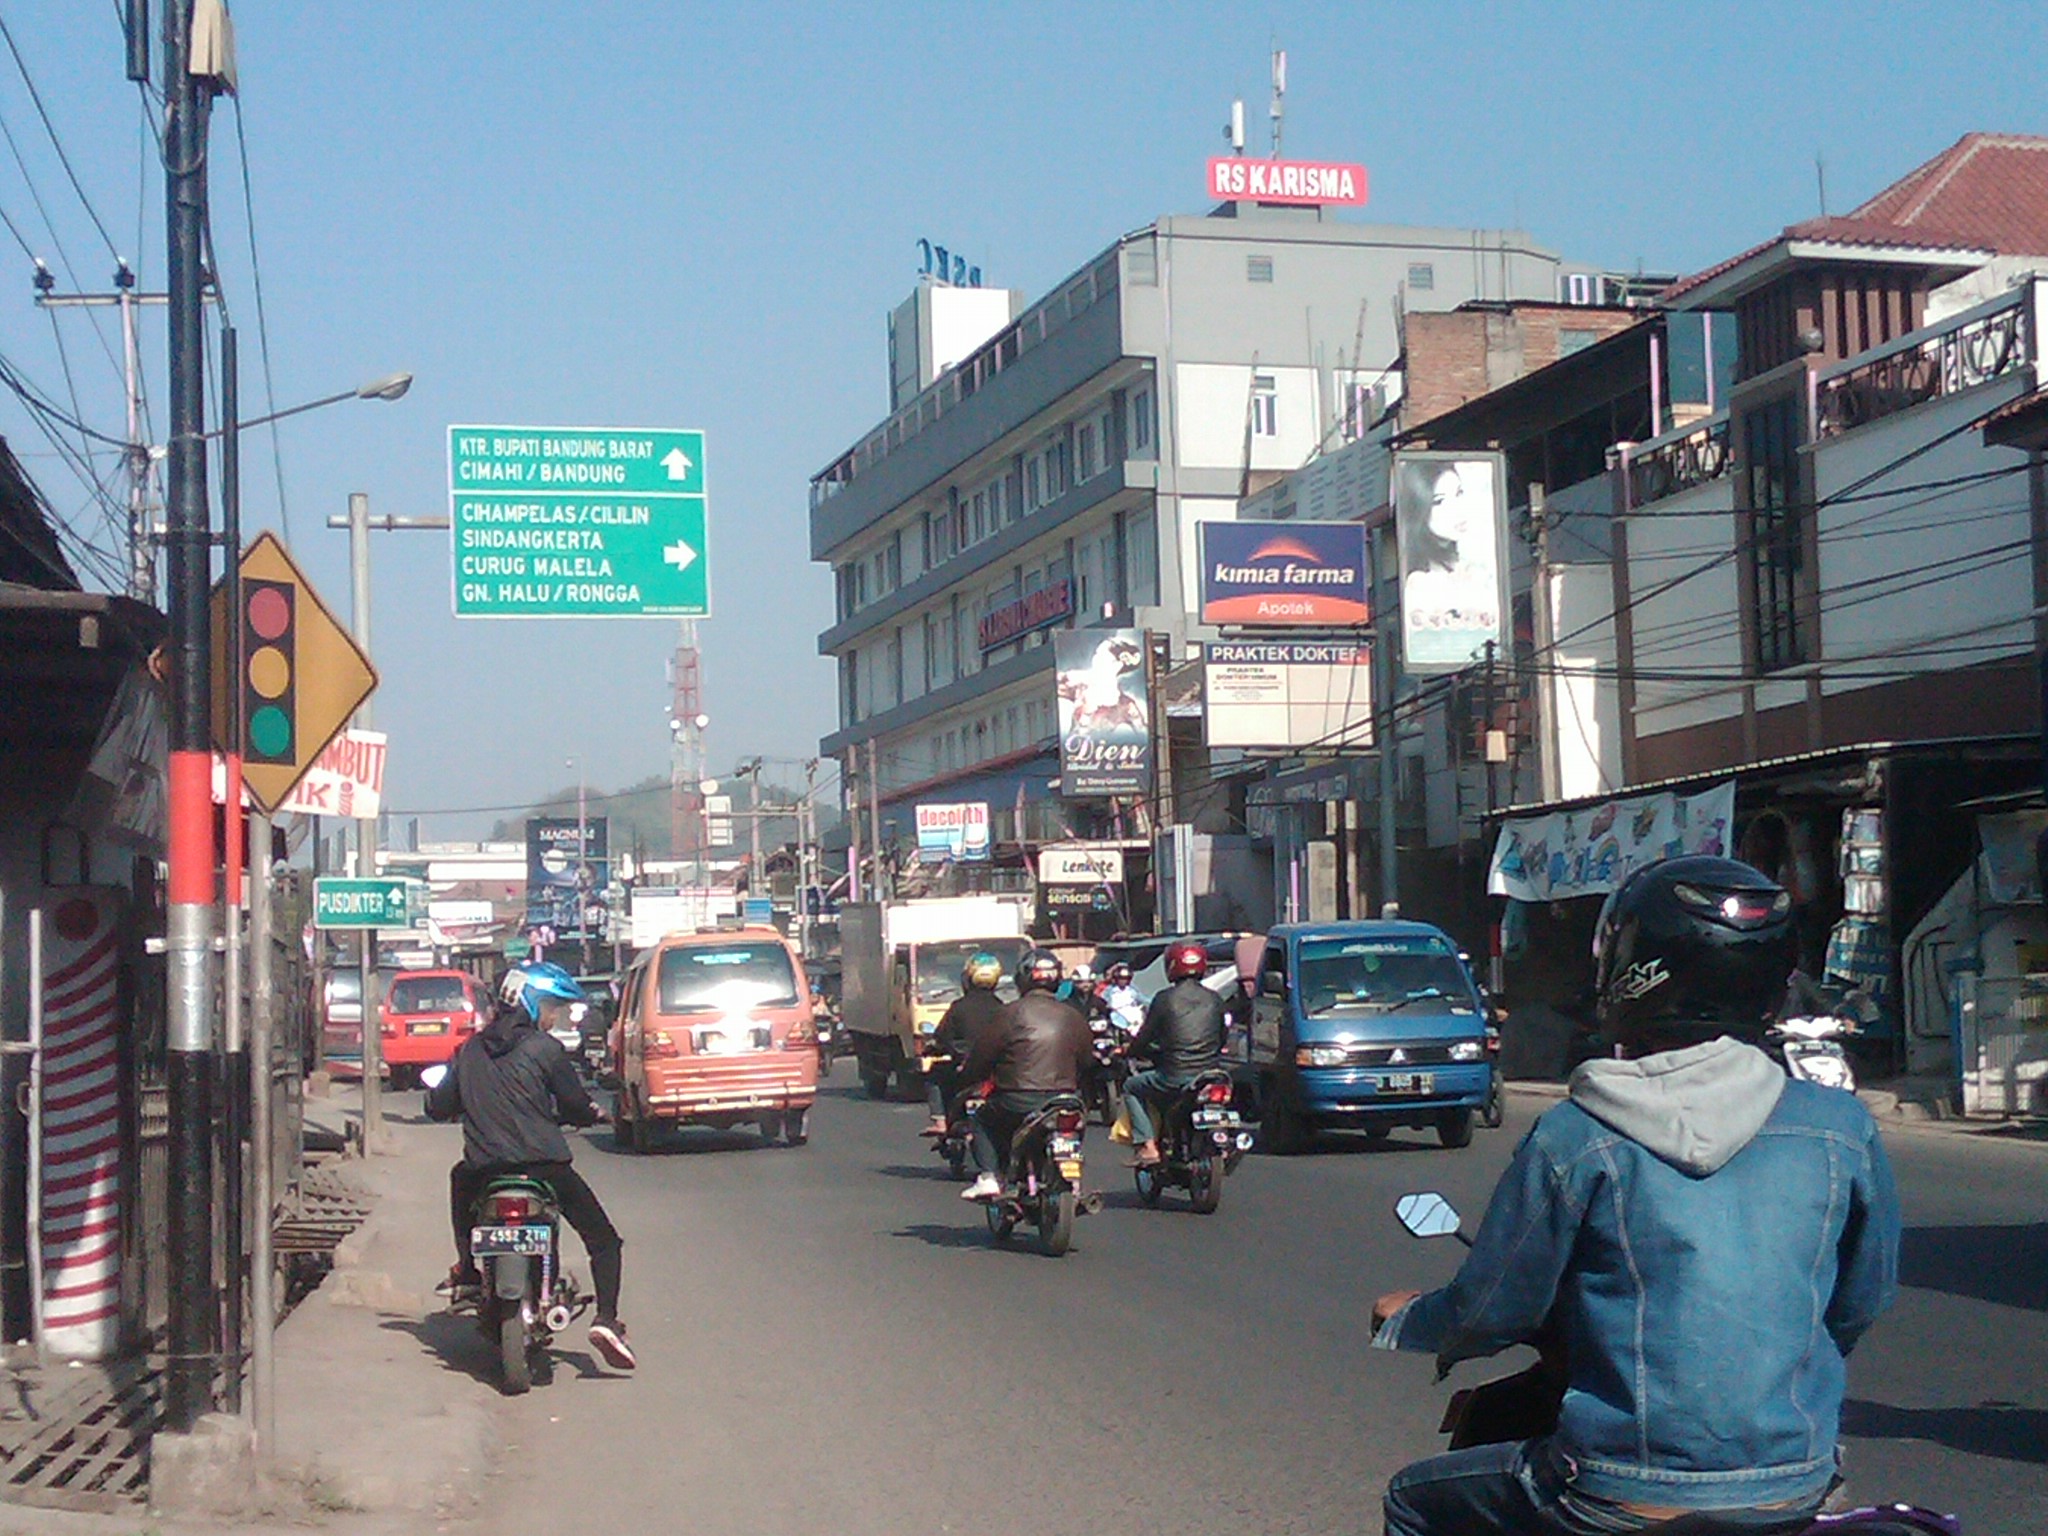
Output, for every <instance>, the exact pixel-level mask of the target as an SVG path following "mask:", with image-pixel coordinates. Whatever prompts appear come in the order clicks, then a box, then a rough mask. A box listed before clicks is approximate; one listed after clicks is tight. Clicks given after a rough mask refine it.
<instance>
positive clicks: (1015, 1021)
mask: <svg viewBox="0 0 2048 1536" xmlns="http://www.w3.org/2000/svg"><path fill="white" fill-rule="evenodd" d="M1091 1053H1092V1047H1091V1045H1090V1041H1089V1035H1088V1024H1087V1021H1086V1020H1084V1019H1083V1018H1082V1017H1081V1015H1080V1014H1078V1013H1076V1012H1075V1011H1074V1009H1073V1008H1072V1007H1070V1006H1069V1005H1068V1004H1066V1003H1063V1002H1061V1001H1060V1000H1059V999H1058V998H1056V997H1054V996H1053V995H1052V994H1051V993H1050V992H1026V993H1025V994H1024V995H1023V996H1022V997H1020V998H1018V999H1017V1001H1015V1002H1014V1003H1008V1004H1006V1005H1004V1008H1003V1011H1002V1012H1001V1013H999V1014H997V1015H996V1023H995V1026H994V1027H993V1028H991V1029H988V1030H986V1031H984V1032H983V1034H982V1036H981V1038H980V1039H978V1040H976V1041H975V1042H974V1050H973V1054H971V1055H970V1056H969V1057H968V1058H967V1065H966V1066H965V1067H963V1068H962V1069H961V1071H960V1081H961V1082H962V1083H963V1084H971V1083H978V1082H980V1081H981V1080H982V1079H983V1078H987V1077H993V1078H994V1079H995V1082H996V1092H998V1093H1078V1092H1079V1091H1080V1087H1081V1072H1082V1068H1083V1065H1084V1064H1085V1063H1086V1062H1087V1061H1088V1059H1089V1057H1090V1055H1091Z"/></svg>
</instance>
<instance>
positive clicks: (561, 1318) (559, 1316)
mask: <svg viewBox="0 0 2048 1536" xmlns="http://www.w3.org/2000/svg"><path fill="white" fill-rule="evenodd" d="M541 1321H542V1322H544V1323H546V1324H547V1329H548V1332H549V1333H567V1332H568V1331H569V1309H568V1308H567V1307H565V1306H563V1305H562V1304H561V1303H560V1302H556V1303H555V1304H554V1305H553V1306H552V1307H549V1308H548V1312H547V1316H546V1317H544V1318H542V1319H541Z"/></svg>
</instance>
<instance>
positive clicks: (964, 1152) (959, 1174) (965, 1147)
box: [924, 1062, 989, 1179]
mask: <svg viewBox="0 0 2048 1536" xmlns="http://www.w3.org/2000/svg"><path fill="white" fill-rule="evenodd" d="M953 1065H954V1066H956V1067H957V1066H958V1065H959V1063H958V1062H954V1063H953ZM988 1092H989V1085H988V1084H987V1083H983V1084H981V1085H980V1086H979V1087H977V1088H975V1089H974V1091H973V1092H971V1093H969V1094H968V1095H967V1096H966V1097H965V1098H963V1099H962V1100H961V1101H960V1113H959V1114H957V1115H952V1116H950V1117H949V1118H948V1119H947V1121H946V1128H945V1129H944V1130H943V1131H931V1130H927V1131H926V1132H925V1133H924V1134H925V1135H926V1136H928V1137H930V1138H931V1143H932V1151H933V1152H935V1153H937V1154H938V1155H939V1156H940V1157H943V1158H944V1159H945V1160H946V1166H947V1167H948V1168H950V1169H951V1170H952V1172H953V1177H954V1178H956V1179H964V1178H966V1177H967V1156H968V1151H969V1145H970V1143H971V1141H972V1140H973V1136H974V1116H975V1112H976V1111H978V1110H979V1109H980V1108H981V1106H982V1105H983V1104H985V1103H987V1102H988Z"/></svg>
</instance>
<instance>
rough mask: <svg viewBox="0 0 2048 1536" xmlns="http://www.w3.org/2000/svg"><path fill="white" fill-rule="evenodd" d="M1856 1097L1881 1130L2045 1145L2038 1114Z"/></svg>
mask: <svg viewBox="0 0 2048 1536" xmlns="http://www.w3.org/2000/svg"><path fill="white" fill-rule="evenodd" d="M1507 1090H1508V1092H1509V1093H1515V1094H1521V1095H1522V1096H1523V1097H1525V1098H1531V1099H1553V1100H1555V1099H1562V1098H1563V1097H1564V1096H1565V1094H1566V1093H1567V1092H1568V1091H1569V1090H1568V1087H1567V1085H1566V1084H1564V1083H1553V1082H1513V1081H1510V1082H1509V1083H1508V1084H1507ZM1856 1097H1857V1098H1859V1099H1861V1100H1862V1101H1863V1102H1864V1104H1865V1105H1866V1106H1867V1107H1868V1108H1869V1110H1870V1113H1871V1115H1872V1117H1873V1118H1875V1119H1876V1121H1877V1123H1878V1125H1879V1127H1880V1128H1881V1129H1883V1130H1885V1131H1913V1132H1919V1133H1922V1134H1925V1135H1930V1136H1957V1137H1961V1138H1963V1139H1964V1140H1966V1141H1994V1142H1999V1143H2019V1144H2021V1145H2032V1146H2039V1147H2043V1148H2048V1120H2043V1119H2042V1118H2041V1117H2040V1116H2038V1115H2028V1116H2020V1117H2018V1118H2016V1119H2011V1120H1965V1119H1963V1118H1961V1117H1959V1116H1954V1115H1931V1114H1928V1113H1927V1112H1926V1111H1925V1110H1924V1108H1923V1107H1922V1106H1921V1105H1920V1104H1919V1103H1917V1102H1916V1101H1915V1100H1913V1099H1911V1098H1907V1097H1902V1096H1901V1095H1900V1094H1899V1093H1897V1092H1896V1091H1894V1090H1893V1089H1891V1088H1887V1087H1877V1088H1859V1089H1858V1090H1857V1091H1856Z"/></svg>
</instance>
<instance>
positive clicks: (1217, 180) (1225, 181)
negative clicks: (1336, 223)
mask: <svg viewBox="0 0 2048 1536" xmlns="http://www.w3.org/2000/svg"><path fill="white" fill-rule="evenodd" d="M1209 195H1210V196H1211V197H1213V198H1215V199H1216V200H1217V201H1218V202H1221V203H1299V204H1304V205H1309V206H1318V207H1320V206H1323V205H1336V206H1341V207H1347V208H1362V207H1364V206H1365V167H1364V166H1362V165H1356V164H1353V163H1350V162H1348V161H1326V160H1252V159H1247V158H1246V157H1245V156H1243V155H1218V156H1216V157H1215V158H1214V159H1212V160H1210V162H1209Z"/></svg>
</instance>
